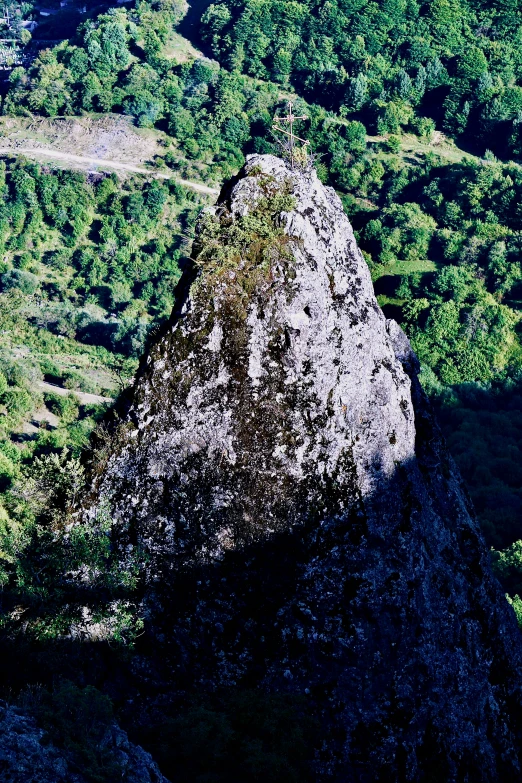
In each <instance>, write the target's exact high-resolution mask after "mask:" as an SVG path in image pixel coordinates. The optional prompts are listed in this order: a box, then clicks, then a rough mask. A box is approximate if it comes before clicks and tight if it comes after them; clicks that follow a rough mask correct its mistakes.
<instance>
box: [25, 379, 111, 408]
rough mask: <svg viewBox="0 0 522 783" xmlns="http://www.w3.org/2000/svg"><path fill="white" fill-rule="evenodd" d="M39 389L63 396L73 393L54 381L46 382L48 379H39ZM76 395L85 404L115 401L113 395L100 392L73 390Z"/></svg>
mask: <svg viewBox="0 0 522 783" xmlns="http://www.w3.org/2000/svg"><path fill="white" fill-rule="evenodd" d="M36 385H37V386H38V388H39V389H41V391H44V392H52V393H53V394H59V395H60V396H61V397H65V396H66V395H67V394H71V389H64V388H63V387H62V386H55V385H54V383H46V381H38V382H37V384H36ZM72 393H73V394H74V396H75V397H78V399H79V400H80V402H81V403H83V404H84V405H86V404H88V403H96V404H99V403H100V402H114V400H113V399H112V398H111V397H102V396H101V395H99V394H88V393H87V392H81V391H73V392H72Z"/></svg>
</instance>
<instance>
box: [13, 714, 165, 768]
mask: <svg viewBox="0 0 522 783" xmlns="http://www.w3.org/2000/svg"><path fill="white" fill-rule="evenodd" d="M100 747H101V748H102V749H103V750H104V751H106V752H107V753H108V754H110V757H111V759H112V760H113V761H114V763H115V764H117V769H118V772H117V774H118V776H119V780H121V781H124V783H169V782H168V780H167V779H166V778H165V777H163V775H162V774H161V772H160V771H159V769H158V766H157V764H156V763H155V762H154V761H153V760H152V757H151V756H150V754H149V753H146V752H145V751H144V750H143V748H140V747H139V745H133V744H132V742H129V739H128V737H127V735H126V733H125V732H124V731H122V730H121V729H120V728H119V727H118V726H116V725H114V726H112V727H110V728H109V729H108V730H107V732H106V734H105V736H104V738H103V741H102V743H101V746H100ZM70 756H71V753H70V752H67V751H65V752H64V751H63V750H62V749H60V748H57V747H55V746H54V745H53V744H52V742H50V740H49V737H48V735H46V732H45V731H44V730H43V729H42V728H40V727H39V726H38V724H37V723H36V721H35V719H34V718H33V717H30V716H28V715H25V714H24V713H23V711H22V710H20V709H18V708H17V707H14V706H9V705H7V704H5V702H1V701H0V780H2V781H4V783H88V781H89V780H92V777H86V776H84V775H83V774H82V771H81V770H80V769H79V768H78V764H77V763H71V758H70Z"/></svg>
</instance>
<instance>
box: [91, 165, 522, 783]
mask: <svg viewBox="0 0 522 783" xmlns="http://www.w3.org/2000/svg"><path fill="white" fill-rule="evenodd" d="M417 372H418V362H417V359H416V357H415V355H414V354H413V352H412V350H411V348H410V345H409V343H408V340H407V338H406V337H405V335H404V333H403V332H402V331H401V329H400V327H399V326H398V325H397V324H396V323H395V322H394V321H390V320H387V319H386V318H385V316H384V315H383V313H382V311H381V309H380V308H379V306H378V304H377V301H376V299H375V295H374V292H373V287H372V282H371V278H370V273H369V270H368V267H367V265H366V262H365V260H364V258H363V256H362V254H361V252H360V251H359V249H358V247H357V244H356V241H355V238H354V235H353V231H352V228H351V225H350V222H349V220H348V218H347V217H346V215H345V214H344V212H343V208H342V205H341V201H340V199H339V198H338V196H337V195H336V193H335V192H334V190H333V189H331V188H328V187H325V186H323V185H322V183H321V182H320V181H319V179H318V178H317V175H316V173H315V171H314V170H310V171H306V172H301V171H292V170H290V168H289V167H288V166H287V165H286V164H285V162H283V161H282V160H279V159H277V158H275V157H272V156H268V155H254V156H251V157H250V158H249V159H248V161H247V163H246V165H245V167H244V169H243V170H242V171H241V172H240V174H239V175H238V177H236V178H235V179H234V180H232V181H231V182H230V183H229V184H228V185H226V186H225V187H224V189H223V191H222V192H221V194H220V197H219V200H218V203H217V205H216V206H215V207H213V208H212V209H211V210H208V211H207V212H206V213H205V214H204V215H203V216H202V218H201V220H200V226H199V229H198V234H197V237H196V241H195V243H194V248H193V252H192V259H191V260H190V261H189V262H188V264H187V267H186V269H185V271H184V273H183V277H182V279H181V281H180V283H179V285H178V289H177V292H176V305H175V307H174V312H173V314H172V317H171V320H170V322H169V323H168V324H167V326H166V327H165V328H164V329H163V330H162V332H161V334H159V335H158V336H157V338H156V341H155V342H154V343H153V344H152V345H151V347H150V348H149V349H148V353H147V355H146V356H145V357H144V359H143V360H142V363H141V367H140V370H139V372H138V376H137V380H136V382H135V385H134V388H133V389H132V391H131V392H130V395H129V397H128V400H127V402H126V403H125V404H124V403H121V405H120V410H119V418H118V420H117V423H116V424H114V426H113V430H112V435H111V442H110V446H109V447H107V446H105V452H104V454H105V456H104V459H103V460H99V461H98V462H97V463H96V461H95V467H93V469H92V473H91V490H90V493H89V497H88V499H87V500H86V501H85V514H86V515H89V516H91V517H93V516H95V514H96V513H97V509H99V508H100V507H102V506H103V508H104V509H105V510H107V509H108V510H109V512H110V515H111V519H112V524H113V527H112V530H113V541H114V545H115V547H117V548H118V549H119V550H120V551H121V556H122V564H124V562H125V558H126V557H127V555H128V553H129V552H132V551H136V550H137V549H138V550H139V551H142V552H144V553H145V555H146V557H144V559H143V562H144V566H143V568H144V578H145V583H146V585H147V587H146V595H145V598H144V611H145V615H146V617H147V618H148V619H147V623H148V625H147V628H148V630H147V634H148V638H149V645H150V646H153V647H154V649H155V656H156V658H155V661H156V662H155V663H154V666H156V667H159V668H161V676H162V678H163V681H168V682H169V683H170V685H169V687H170V688H171V689H172V690H173V691H175V692H176V693H178V694H179V693H183V692H184V690H189V689H192V690H194V689H196V690H199V691H205V690H213V689H218V688H238V687H249V688H258V689H264V690H265V691H268V692H284V693H295V694H299V695H302V696H303V698H304V699H305V703H306V705H307V706H306V707H305V709H308V710H309V711H310V713H311V714H313V715H314V716H315V717H316V718H317V719H318V721H319V728H318V745H317V750H316V757H315V762H314V775H315V779H317V780H318V781H322V780H329V781H343V782H346V783H348V782H349V781H350V782H351V781H354V782H355V781H357V783H359V782H361V783H362V782H363V781H365V782H366V781H372V782H373V781H377V780H382V781H397V783H399V782H400V783H403V782H404V783H405V782H406V781H437V783H439V781H440V783H442V781H444V783H459V782H460V781H470V783H471V781H473V783H479V781H484V782H486V781H488V782H489V781H491V782H493V781H495V782H496V781H498V782H499V783H500V782H501V781H502V783H509V781H515V780H520V775H521V770H520V757H521V755H522V747H521V740H522V654H521V653H522V646H521V641H520V636H519V631H518V629H517V627H516V621H515V618H514V615H513V612H512V609H511V608H510V607H509V606H508V604H507V602H506V600H505V598H504V596H503V595H502V593H501V590H500V587H499V585H498V584H497V582H496V580H495V579H494V578H493V576H492V574H491V571H490V566H489V556H488V552H487V549H486V547H485V544H484V541H483V539H482V537H481V534H480V532H479V529H478V526H477V523H476V521H475V518H474V515H473V510H472V508H471V507H470V503H469V501H468V499H467V495H466V493H465V490H464V489H463V487H462V485H461V481H460V478H459V475H458V472H457V470H456V468H455V466H454V464H453V462H452V460H451V458H450V457H449V455H448V454H447V452H446V449H445V446H444V443H443V442H442V439H441V436H440V433H439V429H438V427H437V424H436V421H435V420H434V417H433V414H432V412H431V408H430V406H429V403H428V401H427V399H426V398H425V395H424V393H423V392H422V390H421V387H420V385H419V382H418V379H417ZM107 449H108V450H107ZM151 639H153V640H154V644H153V645H152V643H151V642H150V640H151ZM150 646H149V649H150ZM151 666H152V664H151Z"/></svg>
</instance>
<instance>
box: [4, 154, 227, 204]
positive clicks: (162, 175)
mask: <svg viewBox="0 0 522 783" xmlns="http://www.w3.org/2000/svg"><path fill="white" fill-rule="evenodd" d="M0 155H27V157H28V158H36V159H37V158H40V157H42V156H43V157H44V158H51V159H53V160H66V161H69V162H71V163H76V164H78V165H80V166H82V167H84V168H93V167H94V168H96V170H98V171H99V170H102V171H103V170H104V169H116V170H120V171H132V172H135V173H136V174H149V176H152V177H157V178H158V179H175V180H176V182H179V184H180V185H183V186H184V187H186V188H191V190H195V191H197V192H198V193H205V194H206V195H209V196H217V195H218V194H219V190H217V189H216V188H210V187H208V186H207V185H201V184H200V183H199V182H190V181H189V180H187V179H181V178H180V177H176V175H175V174H174V173H171V172H163V171H154V170H153V169H146V168H143V167H141V166H134V165H132V164H131V163H120V162H119V161H116V160H107V159H105V158H91V157H87V156H85V155H73V154H72V153H70V152H61V151H59V150H49V149H42V148H38V149H33V148H31V147H16V148H14V149H13V148H12V147H0Z"/></svg>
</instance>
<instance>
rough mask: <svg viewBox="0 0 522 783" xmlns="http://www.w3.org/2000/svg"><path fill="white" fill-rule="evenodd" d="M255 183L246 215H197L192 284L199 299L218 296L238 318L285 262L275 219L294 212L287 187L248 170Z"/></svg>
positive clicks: (284, 243)
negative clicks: (195, 274) (257, 193)
mask: <svg viewBox="0 0 522 783" xmlns="http://www.w3.org/2000/svg"><path fill="white" fill-rule="evenodd" d="M250 176H256V177H257V179H258V182H259V187H260V192H261V195H260V197H259V198H258V199H257V200H256V201H255V203H253V204H251V205H250V207H249V210H248V213H247V214H246V215H240V216H239V217H237V216H234V215H232V214H231V213H230V212H229V211H228V210H226V209H224V208H221V207H220V208H219V211H217V212H216V213H214V214H212V213H206V214H203V215H202V218H201V221H200V224H199V230H198V235H197V240H196V243H195V246H194V258H195V263H196V266H197V267H198V269H199V271H200V274H199V278H198V281H197V283H196V292H197V291H200V294H199V295H203V296H206V297H211V296H212V295H213V294H215V293H216V292H224V293H225V298H226V300H227V302H228V303H232V302H233V303H235V309H236V310H237V311H238V312H240V313H241V314H242V315H243V316H245V315H246V308H247V305H248V302H249V301H250V299H251V297H252V295H253V294H254V292H256V293H259V292H260V290H261V288H262V287H263V285H264V284H265V285H266V284H267V283H269V282H270V280H271V273H272V270H273V269H274V267H275V266H276V265H277V264H280V263H281V262H283V263H287V262H288V261H289V260H290V259H291V257H292V256H291V252H290V249H289V245H290V244H291V243H292V241H294V240H292V238H291V237H289V236H287V235H286V234H285V232H284V229H283V226H282V224H281V214H282V213H283V212H289V211H291V210H292V209H293V208H294V207H295V203H296V201H295V197H294V196H293V195H292V189H293V188H292V183H291V181H290V180H287V181H285V182H283V183H276V181H275V178H274V177H273V176H271V175H266V174H263V173H262V172H258V171H255V170H253V171H251V172H250Z"/></svg>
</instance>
